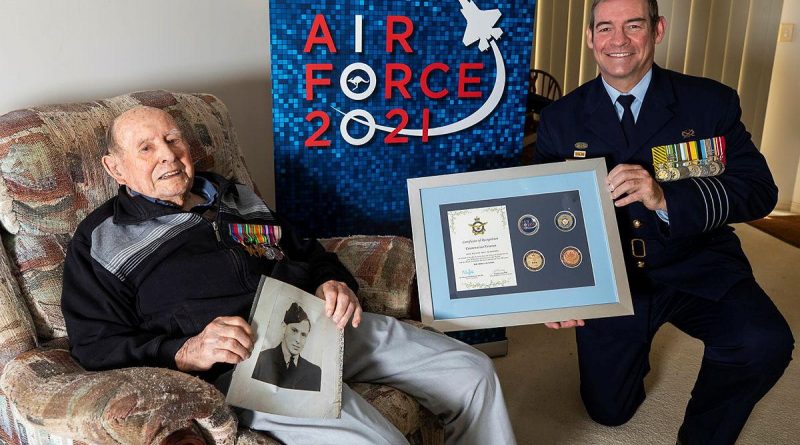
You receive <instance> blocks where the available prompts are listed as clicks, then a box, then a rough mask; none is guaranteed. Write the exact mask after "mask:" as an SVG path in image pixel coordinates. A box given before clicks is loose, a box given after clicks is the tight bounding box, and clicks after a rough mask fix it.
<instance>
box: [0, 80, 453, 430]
mask: <svg viewBox="0 0 800 445" xmlns="http://www.w3.org/2000/svg"><path fill="white" fill-rule="evenodd" d="M138 104H143V105H149V106H154V107H159V108H162V109H165V110H166V111H168V112H169V113H170V114H171V115H172V116H173V117H174V118H175V120H176V122H177V123H178V125H179V126H180V127H181V129H182V131H183V133H184V136H185V137H186V138H187V140H188V142H189V145H190V147H191V151H192V156H193V158H194V159H195V163H196V167H197V169H199V170H212V171H215V172H217V173H220V174H222V175H225V176H226V177H230V178H234V179H236V180H237V181H239V182H242V183H244V184H247V185H250V186H252V185H253V183H252V179H251V177H250V175H249V173H248V171H247V169H246V167H245V165H244V160H243V158H242V155H241V152H240V149H239V146H238V141H237V137H236V133H235V131H234V129H233V125H232V123H231V120H230V116H229V114H228V111H227V109H226V107H225V105H224V104H223V103H222V102H221V101H220V100H219V99H217V98H216V97H214V96H212V95H209V94H183V93H170V92H167V91H145V92H139V93H132V94H127V95H122V96H118V97H114V98H110V99H104V100H100V101H95V102H86V103H77V104H61V105H52V106H43V107H36V108H29V109H24V110H18V111H13V112H11V113H8V114H5V115H3V116H0V229H2V230H0V239H1V240H2V248H0V442H6V443H12V444H21V443H29V444H50V443H64V442H62V441H61V438H69V439H72V440H73V443H124V444H128V443H130V444H134V443H135V444H139V443H146V444H175V443H180V444H192V445H194V444H205V443H209V444H234V443H239V444H275V443H277V442H276V441H274V440H273V439H271V438H269V437H268V436H267V435H264V434H263V433H260V432H256V431H250V430H247V429H239V428H238V425H237V419H236V416H235V415H234V413H233V411H232V410H231V409H230V407H228V406H226V405H225V397H224V395H223V394H222V393H220V392H219V391H217V390H216V388H214V387H213V386H212V385H210V384H208V383H206V382H204V381H202V380H200V379H198V378H195V377H192V376H190V375H188V374H184V373H181V372H178V371H173V370H168V369H160V368H147V367H141V368H126V369H117V370H111V371H103V372H88V371H85V370H83V369H82V368H81V367H80V366H79V365H78V364H77V363H76V362H75V361H74V360H73V359H72V358H71V357H70V354H69V340H68V338H67V333H66V329H65V326H64V319H63V316H62V314H61V310H60V296H61V277H62V273H63V262H64V254H65V251H66V248H67V246H68V244H69V241H70V239H71V237H72V234H73V232H74V230H75V228H76V227H77V224H78V223H79V222H80V221H81V220H82V219H83V218H84V217H85V216H86V215H87V214H88V213H89V212H91V211H92V210H93V209H94V208H96V207H97V206H98V205H100V204H101V203H103V202H104V201H106V200H107V199H109V198H110V197H111V196H113V195H114V194H115V193H116V189H117V186H116V184H115V183H114V182H113V180H111V179H110V178H108V177H107V176H106V174H105V172H104V171H103V169H102V166H101V165H100V162H99V158H100V156H101V155H102V154H103V151H104V150H103V148H102V147H103V146H104V137H105V129H106V127H107V126H108V124H109V122H110V121H111V119H112V118H113V117H114V116H116V115H117V114H118V113H120V112H121V111H123V110H125V109H128V108H130V107H132V106H135V105H138ZM322 242H323V245H324V246H325V248H326V249H328V250H331V251H335V252H337V253H338V254H339V256H340V258H341V259H342V262H343V263H344V264H345V265H346V266H347V267H348V268H349V269H350V270H351V272H353V274H354V275H355V276H356V278H357V280H358V281H359V284H360V285H361V290H360V291H359V298H360V299H361V300H362V305H363V306H364V307H365V309H366V310H370V311H373V312H381V313H384V314H387V315H391V316H395V317H398V318H410V317H411V316H413V312H412V311H413V306H414V305H413V303H412V297H413V293H414V288H415V286H414V282H413V280H414V278H413V277H414V265H413V252H412V247H411V242H410V241H409V240H408V239H405V238H399V237H375V236H369V237H366V236H362V237H349V238H332V239H327V240H322ZM352 387H353V388H354V389H355V390H356V391H357V392H359V393H360V394H362V396H364V397H365V398H366V399H367V400H368V401H369V402H370V403H372V404H373V406H375V407H376V408H377V409H378V410H379V411H380V412H381V413H382V414H384V415H385V416H386V417H387V419H389V420H390V421H391V422H392V423H393V424H394V425H395V426H397V428H398V429H399V430H400V431H402V432H403V433H404V434H406V436H407V437H408V438H409V441H410V442H411V443H415V444H417V443H419V444H423V443H424V444H440V443H442V442H443V430H442V428H441V427H440V426H439V424H438V422H437V419H436V418H435V417H434V416H433V415H432V414H431V413H430V412H429V411H427V410H425V409H424V408H422V407H420V406H419V404H417V403H416V401H414V400H413V399H412V398H411V397H409V396H407V395H405V394H404V393H402V392H400V391H399V390H396V389H393V388H390V387H386V386H381V385H372V384H362V383H356V384H353V385H352Z"/></svg>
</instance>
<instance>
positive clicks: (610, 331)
mask: <svg viewBox="0 0 800 445" xmlns="http://www.w3.org/2000/svg"><path fill="white" fill-rule="evenodd" d="M666 27H667V24H666V21H665V19H664V18H663V17H660V16H659V15H658V4H657V1H656V0H594V1H593V2H592V14H591V22H590V24H589V26H588V28H587V30H586V38H587V44H588V46H589V48H590V49H591V50H592V51H593V54H594V58H595V61H596V62H597V65H598V67H599V70H600V75H599V76H598V77H597V78H596V79H594V80H591V81H589V82H587V83H586V84H584V85H582V86H580V87H579V88H577V89H576V90H575V91H573V92H572V93H570V94H568V95H567V96H565V97H564V98H562V99H561V100H559V101H557V102H556V103H554V104H553V105H551V106H550V107H548V108H546V109H545V110H544V111H543V113H542V120H541V124H540V127H539V130H538V140H537V152H536V157H535V162H540V163H541V162H553V161H562V160H565V159H571V158H581V157H603V158H605V159H606V162H607V164H608V167H609V174H608V176H607V178H606V185H607V187H608V190H609V191H610V192H611V195H612V198H613V199H614V204H615V206H616V211H617V221H618V223H619V228H620V236H621V239H622V244H623V249H624V250H625V262H626V268H627V271H628V277H629V281H630V286H631V291H632V295H633V304H634V310H635V315H633V316H627V317H616V318H608V319H597V320H587V321H585V322H584V321H583V320H566V321H563V322H556V323H548V324H547V325H548V327H551V328H555V329H558V328H566V327H576V328H577V329H576V337H577V343H578V355H579V367H580V375H581V397H582V399H583V402H584V405H585V407H586V409H587V411H588V413H589V415H590V416H591V417H592V418H593V419H594V420H595V421H597V422H599V423H602V424H604V425H620V424H623V423H625V422H627V421H628V420H629V419H630V418H631V417H632V416H633V415H634V413H635V411H636V409H637V408H638V406H639V405H640V404H641V403H642V401H643V400H644V398H645V390H644V384H643V380H644V377H645V375H646V374H647V372H648V371H649V361H648V354H649V352H650V345H651V342H652V339H653V336H654V335H655V333H656V331H657V330H658V329H659V327H660V326H661V325H663V324H664V323H672V324H673V325H674V326H676V327H677V328H678V329H680V330H682V331H683V332H685V333H687V334H689V335H691V336H692V337H695V338H698V339H700V340H702V341H703V343H704V345H705V350H704V355H703V361H702V366H701V369H700V372H699V375H698V377H697V381H696V383H695V387H694V390H693V391H692V398H691V400H690V401H689V404H688V406H687V407H686V412H685V415H684V419H683V424H682V425H681V427H680V430H679V431H678V433H677V436H678V443H682V444H732V443H734V442H735V441H736V438H737V437H738V435H739V432H740V431H741V429H742V427H743V426H744V424H745V422H746V421H747V418H748V416H749V415H750V412H751V411H752V409H753V407H754V406H755V404H756V403H757V402H758V401H759V400H760V399H761V398H762V397H763V396H764V395H765V394H766V393H767V391H769V389H770V388H772V386H773V385H774V384H775V383H776V382H777V380H778V379H779V378H780V376H781V375H782V374H783V371H784V369H785V368H786V366H787V365H788V363H789V361H790V360H791V353H792V349H793V347H794V340H793V338H792V334H791V331H790V329H789V327H788V325H787V323H786V321H785V320H784V318H783V316H781V314H780V313H779V312H778V310H777V309H776V307H775V305H774V304H773V303H772V301H771V300H770V299H769V297H768V296H767V295H766V294H765V293H764V291H763V290H762V289H761V288H760V287H759V285H758V284H757V283H756V281H755V279H754V278H753V275H752V271H751V268H750V265H749V263H748V261H747V258H746V257H745V255H744V252H743V251H742V249H741V247H740V244H739V240H738V238H737V237H736V235H734V233H733V229H732V228H731V227H730V226H729V225H728V224H729V223H735V222H743V221H749V220H753V219H757V218H761V217H763V216H765V215H767V214H768V213H769V212H770V211H771V210H772V209H773V207H774V206H775V203H776V201H777V188H776V186H775V184H774V182H773V179H772V175H771V174H770V172H769V169H768V167H767V164H766V162H765V160H764V158H763V156H762V155H761V154H760V153H759V152H758V150H757V149H756V147H755V146H754V145H753V142H752V141H751V138H750V134H749V133H748V132H747V131H746V130H745V127H744V125H743V124H742V123H741V121H740V116H741V109H740V106H739V98H738V95H737V94H736V91H734V90H733V89H731V88H728V87H726V86H724V85H722V84H720V83H718V82H715V81H712V80H709V79H704V78H698V77H691V76H687V75H683V74H680V73H676V72H673V71H669V70H665V69H662V68H660V67H658V66H657V65H655V64H654V62H653V54H654V48H655V45H656V44H657V43H659V42H661V40H662V39H663V37H664V33H665V31H666Z"/></svg>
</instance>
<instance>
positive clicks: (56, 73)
mask: <svg viewBox="0 0 800 445" xmlns="http://www.w3.org/2000/svg"><path fill="white" fill-rule="evenodd" d="M0 17H2V25H0V61H2V69H0V114H4V113H6V112H9V111H12V110H15V109H18V108H23V107H27V106H34V105H42V104H48V103H57V102H67V101H85V100H92V99H100V98H104V97H110V96H115V95H118V94H122V93H127V92H132V91H139V90H147V89H167V90H173V91H183V92H207V93H213V94H215V95H217V96H218V97H220V98H221V99H222V100H223V102H225V103H226V105H227V106H228V108H229V109H230V112H231V116H232V119H233V122H234V124H235V125H236V128H237V130H238V131H237V132H238V135H239V142H240V144H241V147H242V150H243V151H244V155H245V158H246V160H247V165H248V167H249V169H250V172H251V173H252V174H253V176H254V179H255V181H256V184H257V186H258V188H259V190H260V191H261V193H262V194H263V196H264V197H265V198H266V199H267V201H269V202H270V203H274V202H275V200H274V183H273V177H272V172H273V170H274V169H273V161H272V116H271V115H270V109H271V93H270V85H269V81H268V79H269V73H268V70H269V64H268V63H267V61H268V51H269V46H268V36H269V20H268V1H267V0H236V1H219V0H169V1H160V0H139V1H135V2H133V1H131V2H129V1H101V0H69V1H61V0H0Z"/></svg>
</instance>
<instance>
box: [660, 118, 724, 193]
mask: <svg viewBox="0 0 800 445" xmlns="http://www.w3.org/2000/svg"><path fill="white" fill-rule="evenodd" d="M687 132H691V135H693V134H694V130H685V131H684V132H682V134H688V133H687ZM651 151H652V154H653V168H654V170H655V176H656V180H657V181H659V182H669V181H677V180H678V179H685V178H692V177H694V178H697V177H707V176H717V175H719V174H721V173H722V172H723V171H725V163H726V162H727V160H726V158H725V136H717V137H714V138H710V139H701V140H696V141H687V142H681V143H677V144H670V145H660V146H658V147H653V148H652V149H651Z"/></svg>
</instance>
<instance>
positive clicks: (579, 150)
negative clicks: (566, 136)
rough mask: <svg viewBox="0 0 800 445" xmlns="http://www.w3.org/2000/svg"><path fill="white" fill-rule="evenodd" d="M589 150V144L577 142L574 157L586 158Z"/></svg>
mask: <svg viewBox="0 0 800 445" xmlns="http://www.w3.org/2000/svg"><path fill="white" fill-rule="evenodd" d="M587 148H589V144H587V143H586V142H576V143H575V151H573V152H572V155H573V156H574V157H576V158H585V157H586V149H587Z"/></svg>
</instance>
